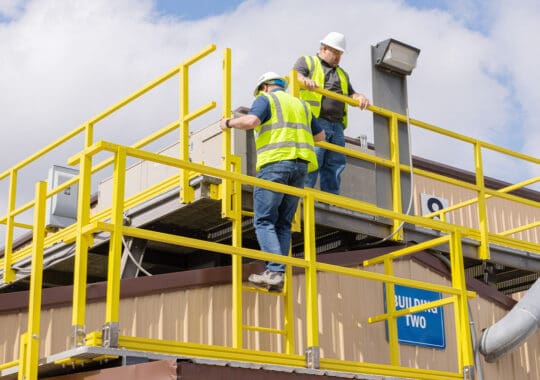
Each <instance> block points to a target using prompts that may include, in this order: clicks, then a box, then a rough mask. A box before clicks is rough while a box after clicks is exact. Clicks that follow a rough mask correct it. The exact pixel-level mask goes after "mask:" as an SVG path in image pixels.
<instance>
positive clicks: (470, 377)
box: [463, 366, 475, 380]
mask: <svg viewBox="0 0 540 380" xmlns="http://www.w3.org/2000/svg"><path fill="white" fill-rule="evenodd" d="M474 374H475V372H474V367H473V366H468V367H463V379H464V380H474V379H475V375H474Z"/></svg>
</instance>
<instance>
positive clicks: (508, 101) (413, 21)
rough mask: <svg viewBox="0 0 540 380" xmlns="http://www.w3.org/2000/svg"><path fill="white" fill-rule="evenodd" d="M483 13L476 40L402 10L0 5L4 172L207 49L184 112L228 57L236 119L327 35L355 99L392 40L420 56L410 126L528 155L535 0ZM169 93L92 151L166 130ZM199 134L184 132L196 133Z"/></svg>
mask: <svg viewBox="0 0 540 380" xmlns="http://www.w3.org/2000/svg"><path fill="white" fill-rule="evenodd" d="M23 4H24V5H25V6H24V11H23V13H20V12H22V9H23V6H22V5H23ZM461 4H464V3H463V2H461ZM489 4H490V5H488V6H487V9H486V12H487V13H486V12H483V13H482V14H489V15H494V17H497V19H496V20H493V22H490V23H488V22H487V21H486V20H483V22H484V24H485V25H487V24H489V25H493V30H490V31H489V32H479V31H475V30H471V29H470V28H467V27H466V26H467V25H470V23H471V21H470V20H467V22H462V21H461V20H460V19H458V18H455V17H453V16H452V14H451V13H446V12H444V11H441V10H417V9H414V8H411V7H409V6H407V5H406V3H404V2H403V1H398V0H381V1H376V2H375V1H367V0H365V1H345V0H336V1H333V2H328V1H327V0H326V1H322V0H298V1H295V2H290V1H285V0H266V1H263V0H249V1H246V2H244V3H243V4H242V5H240V6H239V7H238V8H237V9H236V10H235V11H233V12H229V13H226V14H223V15H220V16H213V17H210V18H208V19H203V20H198V21H182V20H179V19H178V18H163V17H161V18H160V17H159V16H158V15H157V12H156V11H155V10H153V8H152V2H151V1H150V0H116V1H114V2H111V1H109V0H93V1H84V2H81V1H69V0H64V1H59V0H39V1H37V0H31V1H28V2H17V1H12V2H10V1H6V0H3V1H2V0H0V14H2V15H11V16H10V17H11V18H13V19H12V20H10V21H9V22H6V23H3V24H2V23H0V48H1V51H2V55H0V88H1V89H2V91H1V92H0V113H1V115H2V118H1V121H0V123H1V124H0V129H1V130H2V132H3V135H4V136H5V137H4V138H3V139H1V140H0V152H1V153H0V155H1V156H0V157H1V160H0V162H1V163H2V168H1V169H0V170H1V171H3V170H5V169H7V168H8V167H10V166H12V165H13V164H15V163H16V162H19V161H21V160H22V159H23V158H25V157H27V156H28V155H29V154H31V153H33V152H35V151H36V150H38V149H39V148H41V147H43V146H45V145H47V144H48V143H50V142H52V141H54V140H55V139H56V138H58V137H60V136H61V135H63V134H65V133H66V132H68V131H70V130H72V129H74V128H75V127H77V126H78V125H80V124H81V123H83V122H84V121H86V120H88V119H90V118H91V117H93V116H95V115H97V114H98V113H100V112H101V111H103V110H105V109H106V108H107V107H109V106H111V105H112V104H114V103H115V102H117V101H119V100H120V99H122V98H123V97H125V96H127V95H128V94H130V93H131V92H132V91H134V90H136V89H137V88H139V87H140V86H142V85H144V84H145V83H147V82H148V81H150V80H152V79H155V78H156V77H158V76H159V75H160V74H162V73H164V72H165V71H167V70H169V69H170V68H171V67H173V66H175V65H176V64H178V63H180V62H182V61H183V60H184V59H186V58H188V57H190V56H191V55H193V54H194V53H196V52H198V51H199V50H201V49H202V48H204V47H206V46H208V45H209V44H210V43H216V44H217V46H218V52H217V53H213V54H212V55H211V56H209V58H208V59H207V60H205V61H203V62H201V63H199V64H197V65H196V66H195V67H193V69H192V70H191V71H190V75H191V76H192V77H193V80H194V81H196V83H197V84H193V85H192V87H191V89H190V93H191V96H192V99H191V104H190V108H191V109H192V110H193V109H195V108H196V107H199V106H201V105H202V104H205V103H206V102H208V101H209V100H212V99H216V100H219V99H220V93H221V72H220V67H221V51H222V49H223V48H225V47H230V48H232V54H233V56H232V61H233V108H236V107H238V106H249V105H250V104H251V101H252V97H251V92H252V87H253V84H254V82H255V81H256V79H257V78H258V76H259V75H260V74H261V73H262V72H265V71H268V70H273V71H277V72H281V73H287V72H288V71H289V70H290V68H291V66H292V64H293V62H294V61H295V60H296V58H298V57H299V56H300V55H305V54H314V53H315V52H316V51H317V48H318V43H319V40H320V39H321V38H322V37H323V36H324V35H325V34H326V33H327V32H328V31H332V30H336V31H340V32H342V33H344V34H345V35H346V36H347V40H348V41H347V42H348V52H347V53H346V54H345V55H344V57H343V61H342V65H343V67H344V68H345V69H346V70H347V71H348V72H349V74H350V77H351V80H352V83H353V85H354V86H355V88H356V90H357V91H359V92H363V93H365V94H366V95H368V96H369V97H371V79H370V77H371V64H370V45H373V44H375V43H377V42H379V41H382V40H385V39H387V38H389V37H393V38H396V39H398V40H402V41H404V42H406V43H410V44H412V45H414V46H418V47H419V48H421V49H422V52H421V55H420V58H419V63H418V67H417V69H416V70H415V72H414V73H413V75H412V76H411V77H410V78H409V80H408V85H409V103H410V110H411V117H413V118H416V119H420V120H423V121H425V122H428V123H431V124H435V125H437V126H440V127H442V128H445V129H449V130H452V131H455V132H458V133H462V134H467V135H471V136H473V137H476V138H480V139H483V140H487V141H489V142H493V143H497V144H502V145H505V144H507V143H508V141H509V140H508V138H507V136H508V135H509V134H512V133H518V134H520V135H521V138H520V137H513V138H512V139H511V142H512V144H519V143H520V142H522V143H523V144H524V145H523V147H522V146H520V145H515V146H508V145H505V146H507V147H509V148H513V149H517V150H521V149H523V150H524V151H526V152H528V153H530V154H536V152H535V148H536V146H535V145H536V144H534V143H535V142H536V141H538V140H539V137H540V136H538V134H539V132H538V131H537V128H536V125H538V123H537V121H538V119H537V118H538V117H537V116H536V114H535V113H534V109H535V108H534V107H535V106H536V104H538V101H540V94H539V90H538V86H537V85H536V84H537V83H538V76H539V75H540V74H539V73H538V71H537V70H534V69H532V66H531V65H532V63H529V62H534V60H535V59H531V58H537V57H538V55H539V54H538V47H537V46H535V45H534V43H533V42H532V40H533V38H534V36H535V35H536V34H537V33H535V32H538V26H537V23H536V22H535V21H536V20H538V19H539V10H538V5H536V3H535V2H534V1H532V0H531V1H523V2H520V5H519V6H516V5H515V4H512V5H508V3H507V2H504V1H494V2H490V3H489ZM343 10H345V12H343ZM488 11H489V12H488ZM501 48H502V49H503V53H502V54H501V51H500V50H501ZM501 78H503V79H506V80H508V81H509V82H510V85H508V83H506V82H504V81H501ZM175 91H176V82H171V84H169V85H166V86H165V87H164V88H163V89H162V90H160V91H157V92H156V93H155V95H152V96H150V97H148V98H146V100H144V101H141V102H138V103H137V105H136V107H130V108H129V109H128V110H127V111H126V112H123V113H122V114H121V115H119V116H117V117H113V118H111V119H110V120H109V119H107V120H105V121H103V122H101V123H99V124H98V126H97V127H96V139H101V138H103V139H109V140H110V139H112V140H114V141H118V142H120V143H129V144H131V143H133V142H134V141H136V140H137V139H139V138H141V137H143V136H145V135H148V134H149V133H150V132H151V131H154V130H156V129H157V128H159V127H161V126H163V125H165V124H167V123H169V122H171V121H172V120H174V118H175V117H176V115H177V113H178V106H177V104H178V99H177V97H176V95H175V93H176V92H175ZM516 104H517V105H519V106H520V107H521V109H522V110H523V111H524V112H525V115H521V116H520V120H521V121H522V122H521V123H520V125H516V124H515V123H514V121H515V120H516V116H515V115H513V114H512V111H513V110H512V107H513V106H515V105H516ZM220 109H221V105H220V104H218V106H217V107H216V111H215V112H213V113H212V114H211V115H210V116H209V117H208V118H206V119H204V120H205V122H206V121H207V120H216V119H218V118H219V117H220ZM350 119H351V126H350V128H349V129H348V130H347V134H349V135H350V136H357V135H359V134H367V135H368V137H369V140H372V135H373V132H372V130H371V129H372V116H371V113H370V112H366V111H363V112H362V111H359V110H351V118H350ZM200 126H201V123H199V124H197V123H194V128H197V127H200ZM530 136H535V137H536V138H535V139H533V138H531V137H530ZM79 144H80V142H79ZM413 146H414V153H415V154H418V155H423V156H425V157H428V158H432V159H437V160H440V161H442V162H444V163H446V164H451V165H458V166H461V165H466V166H467V167H469V168H471V167H472V161H471V158H470V157H471V155H470V153H468V152H469V151H470V150H469V148H465V147H464V146H461V145H460V146H457V147H456V146H453V145H451V144H447V143H444V144H441V143H440V141H438V140H435V141H434V140H433V139H432V138H428V137H424V136H422V138H418V139H417V140H414V141H413ZM464 157H465V159H466V160H467V161H466V162H464ZM48 165H49V164H48V163H47V164H43V166H42V167H39V168H35V169H32V170H33V171H32V173H29V174H28V176H34V177H35V178H33V179H32V181H35V180H36V179H41V178H44V177H45V175H46V168H47V166H48ZM503 165H506V164H503ZM489 174H490V175H496V174H497V172H496V171H495V172H493V173H489ZM4 182H5V181H4ZM0 191H2V192H3V191H4V187H2V186H0ZM30 192H31V190H30V191H29V193H30ZM4 198H5V197H4ZM0 211H1V210H0Z"/></svg>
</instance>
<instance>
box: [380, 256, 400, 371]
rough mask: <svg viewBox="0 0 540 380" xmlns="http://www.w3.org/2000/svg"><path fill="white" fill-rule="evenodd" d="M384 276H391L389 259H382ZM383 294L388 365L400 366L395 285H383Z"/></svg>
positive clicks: (392, 271) (391, 267)
mask: <svg viewBox="0 0 540 380" xmlns="http://www.w3.org/2000/svg"><path fill="white" fill-rule="evenodd" d="M384 274H386V275H389V276H393V275H394V267H393V265H392V260H391V259H390V257H386V258H385V259H384ZM385 284H386V286H385V293H386V308H387V314H388V315H389V316H390V318H388V320H387V324H388V345H389V348H390V364H392V365H400V361H401V360H400V355H399V341H398V328H397V317H396V316H395V312H396V292H395V285H394V284H393V283H388V282H387V283H385Z"/></svg>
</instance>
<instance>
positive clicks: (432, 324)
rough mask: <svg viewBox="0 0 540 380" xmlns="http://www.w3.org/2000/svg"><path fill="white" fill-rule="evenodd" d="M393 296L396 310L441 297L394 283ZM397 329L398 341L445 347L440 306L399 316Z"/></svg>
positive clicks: (442, 315)
mask: <svg viewBox="0 0 540 380" xmlns="http://www.w3.org/2000/svg"><path fill="white" fill-rule="evenodd" d="M385 294H386V293H385ZM395 296H396V310H401V309H408V308H410V307H413V306H418V305H422V304H425V303H428V302H431V301H436V300H440V299H441V294H440V293H436V292H432V291H429V290H423V289H415V288H409V287H407V286H401V285H395ZM385 300H386V296H385ZM385 305H386V302H385ZM385 309H386V306H385ZM397 329H398V341H399V343H402V344H410V345H415V346H424V347H431V348H438V349H444V348H445V347H446V339H445V334H444V313H443V308H442V307H435V308H433V309H428V310H425V311H422V312H419V313H414V314H408V315H404V316H402V317H399V318H398V319H397Z"/></svg>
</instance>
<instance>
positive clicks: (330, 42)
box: [321, 32, 346, 52]
mask: <svg viewBox="0 0 540 380" xmlns="http://www.w3.org/2000/svg"><path fill="white" fill-rule="evenodd" d="M321 44H323V45H326V46H330V47H331V48H334V49H336V50H339V51H341V52H345V48H346V43H345V36H344V35H343V34H341V33H338V32H330V33H328V34H327V35H326V36H325V37H324V38H323V39H322V40H321Z"/></svg>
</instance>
